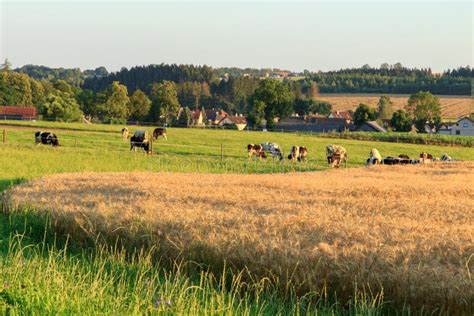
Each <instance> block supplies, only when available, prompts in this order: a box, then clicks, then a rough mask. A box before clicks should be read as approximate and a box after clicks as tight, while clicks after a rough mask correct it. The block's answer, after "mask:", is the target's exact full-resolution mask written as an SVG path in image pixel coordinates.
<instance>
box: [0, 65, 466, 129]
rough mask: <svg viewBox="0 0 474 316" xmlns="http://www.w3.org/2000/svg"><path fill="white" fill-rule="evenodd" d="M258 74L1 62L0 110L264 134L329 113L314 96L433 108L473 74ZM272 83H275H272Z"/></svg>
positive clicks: (364, 110)
mask: <svg viewBox="0 0 474 316" xmlns="http://www.w3.org/2000/svg"><path fill="white" fill-rule="evenodd" d="M227 70H232V71H231V73H229V72H227ZM260 71H261V73H259V72H257V70H255V69H254V70H252V72H251V73H248V72H247V70H245V69H240V70H239V68H218V69H213V68H211V67H208V66H194V65H175V64H172V65H165V64H161V65H149V66H137V67H133V68H131V69H126V68H123V69H122V70H120V71H118V72H113V73H109V72H108V71H107V69H105V68H104V67H100V68H97V69H95V70H85V71H81V70H80V69H63V68H56V69H55V68H48V67H44V66H32V65H27V66H23V67H21V68H17V69H12V68H11V65H10V64H9V62H8V60H6V61H5V62H4V63H3V64H2V65H1V67H0V105H20V106H35V107H37V108H38V110H39V113H40V114H41V115H42V116H43V117H45V118H53V119H59V120H65V121H71V120H78V119H80V117H82V115H86V116H88V117H91V118H94V119H97V120H102V121H103V120H107V121H108V120H112V121H117V122H124V121H126V120H130V119H132V120H140V121H150V122H157V123H158V122H159V123H166V124H172V123H173V122H174V123H176V122H177V121H178V120H179V119H180V118H179V115H180V113H184V114H185V115H186V116H187V117H185V118H181V119H182V122H186V124H188V125H189V122H190V118H189V113H190V112H191V111H192V110H194V109H202V108H206V109H210V108H215V109H223V110H224V111H226V112H228V113H230V114H244V115H245V116H246V117H247V118H248V121H249V123H250V124H253V125H260V124H261V123H262V122H266V124H267V127H269V128H271V127H272V125H273V124H274V122H275V118H284V117H287V116H289V115H291V114H292V113H298V114H299V115H304V114H310V113H319V114H328V113H330V111H331V108H332V107H331V104H329V103H326V102H321V101H319V100H318V96H319V93H320V92H328V91H331V92H354V93H356V92H378V93H408V94H412V95H413V94H417V93H418V92H420V91H424V93H428V94H426V95H423V102H421V103H425V102H428V103H430V104H435V103H438V102H437V100H435V99H432V98H431V95H432V94H440V93H442V94H449V93H448V90H449V92H451V93H453V92H457V94H463V93H461V92H467V91H470V89H471V78H470V76H471V75H472V72H473V70H472V69H471V68H470V67H461V68H458V69H455V70H448V71H446V72H445V73H444V74H443V75H435V74H433V73H432V72H431V70H430V69H409V68H406V67H403V66H401V65H400V64H396V65H386V64H384V65H382V66H381V67H380V68H371V67H369V66H364V67H361V68H354V69H342V70H338V71H332V72H325V73H322V72H317V73H311V72H309V71H305V72H304V73H302V74H295V73H288V72H286V71H285V70H277V72H276V73H275V72H274V73H270V74H269V73H268V71H270V70H269V69H267V70H264V69H261V70H260ZM264 71H266V72H264ZM272 71H274V70H272ZM275 75H278V76H279V77H278V78H273V77H275ZM269 77H270V78H269ZM331 89H333V90H331ZM351 89H352V90H351ZM443 89H444V90H443ZM464 90H466V91H464ZM435 101H436V102H435ZM381 102H382V103H381V104H379V109H377V111H375V109H370V108H368V107H367V106H365V105H363V104H361V105H360V106H359V108H358V109H359V110H360V111H359V112H357V111H356V112H355V113H354V114H355V116H356V117H359V118H360V119H359V120H358V121H359V122H363V121H366V120H372V119H390V118H392V115H393V114H394V113H393V111H392V105H391V101H390V100H385V99H382V98H381ZM421 103H420V104H421ZM420 108H421V107H420ZM434 108H435V110H434V111H433V113H429V114H426V111H425V110H424V111H423V113H422V114H419V113H418V114H416V113H415V111H412V113H399V114H400V115H402V117H400V118H398V119H401V120H403V121H404V122H405V123H406V126H404V129H406V128H408V127H407V126H408V125H409V123H410V122H412V121H413V120H415V119H417V117H419V122H420V123H419V124H420V126H421V125H422V122H423V120H424V122H433V125H437V123H438V122H439V114H440V112H439V104H438V105H437V106H435V107H434ZM180 109H184V111H181V110H180ZM430 111H431V110H430ZM405 114H406V115H405ZM397 115H398V114H397Z"/></svg>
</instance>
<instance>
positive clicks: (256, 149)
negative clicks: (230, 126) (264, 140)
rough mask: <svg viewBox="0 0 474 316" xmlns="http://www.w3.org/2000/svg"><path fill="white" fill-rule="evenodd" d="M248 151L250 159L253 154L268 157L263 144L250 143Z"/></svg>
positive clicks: (258, 156) (257, 156)
mask: <svg viewBox="0 0 474 316" xmlns="http://www.w3.org/2000/svg"><path fill="white" fill-rule="evenodd" d="M247 151H248V157H249V159H250V158H252V156H255V157H256V158H258V159H266V158H267V155H266V154H265V151H264V150H263V147H262V145H258V144H257V145H255V144H248V145H247Z"/></svg>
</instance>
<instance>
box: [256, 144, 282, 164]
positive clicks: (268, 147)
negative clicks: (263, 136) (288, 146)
mask: <svg viewBox="0 0 474 316" xmlns="http://www.w3.org/2000/svg"><path fill="white" fill-rule="evenodd" d="M260 146H262V148H263V151H264V152H266V153H269V154H270V155H272V157H278V159H280V161H281V160H283V159H284V158H283V151H282V150H281V148H280V146H279V145H278V144H277V143H270V142H265V143H261V144H260Z"/></svg>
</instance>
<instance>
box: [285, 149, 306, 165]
mask: <svg viewBox="0 0 474 316" xmlns="http://www.w3.org/2000/svg"><path fill="white" fill-rule="evenodd" d="M307 156H308V149H307V148H306V147H304V146H296V145H295V146H293V147H291V151H290V154H289V155H288V160H291V161H293V162H296V161H299V162H302V161H306V157H307Z"/></svg>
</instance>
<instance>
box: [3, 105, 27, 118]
mask: <svg viewBox="0 0 474 316" xmlns="http://www.w3.org/2000/svg"><path fill="white" fill-rule="evenodd" d="M0 115H9V116H12V115H15V116H22V117H24V118H36V108H35V107H32V106H29V107H24V106H0Z"/></svg>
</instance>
